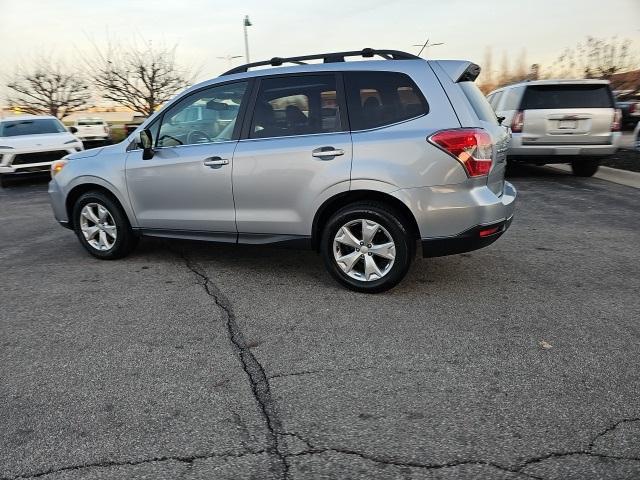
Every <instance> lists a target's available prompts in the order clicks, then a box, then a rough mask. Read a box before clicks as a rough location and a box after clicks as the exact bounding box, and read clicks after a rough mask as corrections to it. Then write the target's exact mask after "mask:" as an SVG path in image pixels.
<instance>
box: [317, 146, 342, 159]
mask: <svg viewBox="0 0 640 480" xmlns="http://www.w3.org/2000/svg"><path fill="white" fill-rule="evenodd" d="M338 155H344V150H342V149H341V148H334V147H320V148H316V149H315V150H313V151H312V152H311V156H313V157H317V158H325V157H337V156H338Z"/></svg>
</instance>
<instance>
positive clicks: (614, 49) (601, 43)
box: [552, 37, 637, 79]
mask: <svg viewBox="0 0 640 480" xmlns="http://www.w3.org/2000/svg"><path fill="white" fill-rule="evenodd" d="M630 47H631V40H628V39H623V40H619V39H618V38H616V37H613V38H611V39H610V40H607V39H601V38H596V37H587V39H586V41H585V42H584V43H582V42H580V43H578V44H577V45H576V46H575V47H571V48H565V49H564V50H563V52H562V53H561V54H560V56H559V57H558V59H557V60H556V61H555V62H554V64H553V67H552V70H553V74H554V76H557V77H561V78H566V77H578V78H582V77H584V78H605V79H608V78H610V77H611V76H612V75H615V74H616V73H619V72H624V71H627V70H630V69H631V68H633V67H634V65H635V66H637V64H636V62H635V61H634V58H633V57H632V55H631V51H630Z"/></svg>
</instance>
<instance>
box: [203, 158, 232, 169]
mask: <svg viewBox="0 0 640 480" xmlns="http://www.w3.org/2000/svg"><path fill="white" fill-rule="evenodd" d="M204 165H205V166H206V167H211V168H213V167H221V166H222V165H229V160H227V159H226V158H220V157H211V158H206V159H205V161H204Z"/></svg>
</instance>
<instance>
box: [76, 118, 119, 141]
mask: <svg viewBox="0 0 640 480" xmlns="http://www.w3.org/2000/svg"><path fill="white" fill-rule="evenodd" d="M74 127H75V128H76V137H78V138H79V139H80V140H82V141H83V142H96V141H97V142H109V140H110V139H111V128H110V127H109V124H108V123H107V122H105V121H104V120H103V119H102V118H97V117H94V118H79V119H78V120H76V122H75V125H74Z"/></svg>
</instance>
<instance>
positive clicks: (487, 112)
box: [458, 82, 498, 125]
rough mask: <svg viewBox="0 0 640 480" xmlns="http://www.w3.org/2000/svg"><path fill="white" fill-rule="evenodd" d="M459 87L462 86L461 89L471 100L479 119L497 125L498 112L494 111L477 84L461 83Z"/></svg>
mask: <svg viewBox="0 0 640 480" xmlns="http://www.w3.org/2000/svg"><path fill="white" fill-rule="evenodd" d="M458 85H460V88H461V89H462V91H463V92H464V95H465V96H466V97H467V100H469V103H470V104H471V108H473V111H474V112H476V115H477V116H478V118H479V119H480V120H483V121H485V122H489V123H494V124H496V125H497V124H498V119H497V118H496V112H494V111H493V108H491V105H490V104H489V102H488V101H487V99H486V98H485V96H484V95H483V94H482V92H481V91H480V89H479V88H478V87H477V86H476V84H475V83H473V82H460V83H458Z"/></svg>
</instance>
